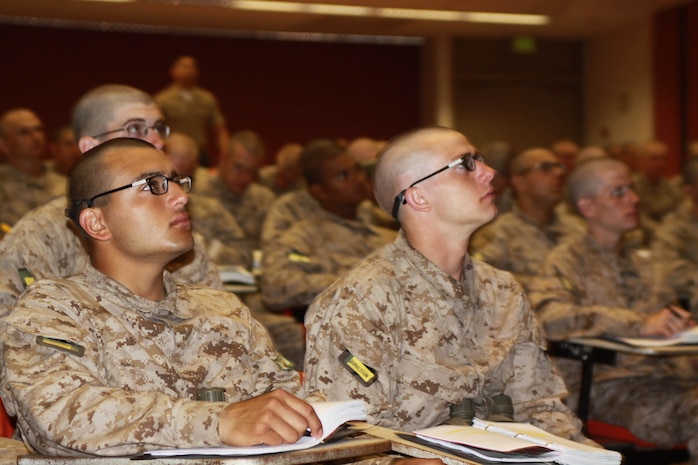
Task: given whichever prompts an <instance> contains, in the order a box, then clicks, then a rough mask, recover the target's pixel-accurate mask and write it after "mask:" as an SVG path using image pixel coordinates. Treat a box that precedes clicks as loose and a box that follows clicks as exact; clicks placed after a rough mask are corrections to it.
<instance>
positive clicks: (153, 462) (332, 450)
mask: <svg viewBox="0 0 698 465" xmlns="http://www.w3.org/2000/svg"><path fill="white" fill-rule="evenodd" d="M390 450H391V442H390V441H389V440H387V439H382V438H376V437H370V436H362V437H358V438H346V439H342V440H339V441H337V442H333V443H329V444H321V445H319V446H315V447H311V448H310V449H304V450H297V451H292V452H283V453H279V454H266V455H255V456H245V457H221V456H207V457H197V458H187V457H162V458H154V459H147V460H131V458H130V457H48V456H44V455H23V456H21V457H20V458H19V460H18V461H17V463H18V465H271V464H274V465H300V464H306V463H316V462H324V461H328V460H340V459H347V458H351V457H359V456H362V455H371V454H380V453H384V452H390Z"/></svg>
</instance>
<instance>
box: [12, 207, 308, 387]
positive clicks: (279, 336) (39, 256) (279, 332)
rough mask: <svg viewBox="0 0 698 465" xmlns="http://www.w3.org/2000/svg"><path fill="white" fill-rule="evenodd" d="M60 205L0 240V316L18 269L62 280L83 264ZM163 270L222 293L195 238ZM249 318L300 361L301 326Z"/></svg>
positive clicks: (281, 318) (35, 214)
mask: <svg viewBox="0 0 698 465" xmlns="http://www.w3.org/2000/svg"><path fill="white" fill-rule="evenodd" d="M197 198H198V197H197ZM65 204H66V199H65V197H62V198H58V199H55V200H53V201H51V202H50V203H48V204H46V205H44V206H43V207H40V208H38V209H36V210H33V211H32V212H30V213H28V214H27V215H26V216H25V217H23V218H22V220H20V222H19V223H17V224H16V225H15V226H14V227H13V228H12V231H11V232H10V233H8V234H7V235H6V236H5V237H4V238H3V240H2V241H0V256H1V257H2V260H0V317H1V316H3V315H4V314H6V313H8V312H9V310H10V308H11V307H12V305H14V303H15V301H16V299H17V296H18V295H19V294H20V293H21V292H22V291H23V290H24V287H25V283H24V281H23V280H22V276H21V270H23V269H26V270H28V271H29V272H30V273H31V274H32V275H33V277H34V278H35V279H42V278H54V277H66V276H71V275H73V274H76V273H79V272H80V271H82V270H83V269H84V267H85V265H86V264H87V263H88V262H89V257H88V255H87V252H86V250H85V248H84V246H83V244H82V242H81V241H80V238H79V236H78V234H79V233H77V232H73V229H72V224H71V222H70V220H68V219H67V218H66V217H65V216H64V210H65ZM194 227H195V228H196V225H195V226H194ZM168 269H170V271H172V272H173V275H172V276H173V278H175V279H176V280H177V281H181V282H184V283H189V284H200V285H204V286H209V287H212V288H214V289H223V283H222V282H221V280H220V277H219V275H218V268H217V267H216V266H215V264H214V263H213V262H212V261H211V260H210V259H209V256H208V253H207V251H206V248H205V246H204V240H203V239H202V237H201V236H200V235H199V234H194V249H193V251H191V252H189V253H187V254H185V255H183V256H182V257H180V258H179V259H177V260H175V261H174V262H172V263H170V265H168ZM255 317H256V318H258V319H259V320H260V322H261V323H262V324H263V325H264V326H266V327H267V329H268V330H269V331H270V333H271V335H272V338H273V339H274V342H275V343H276V344H277V347H278V349H279V350H280V351H281V352H282V353H283V354H285V355H287V356H288V357H289V358H291V359H292V360H293V361H295V362H296V363H298V362H299V361H302V356H303V352H304V350H305V342H304V340H303V328H302V327H300V325H298V324H297V323H296V322H295V321H294V319H293V318H292V317H289V316H285V315H273V314H264V313H255ZM1 330H2V322H0V331H1ZM1 352H2V347H1V346H0V353H1ZM0 368H1V365H0ZM1 375H2V373H0V378H1V377H2V376H1Z"/></svg>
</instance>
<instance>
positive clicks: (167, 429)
mask: <svg viewBox="0 0 698 465" xmlns="http://www.w3.org/2000/svg"><path fill="white" fill-rule="evenodd" d="M61 305H62V304H61V303H59V302H57V301H55V300H51V299H47V298H46V296H44V295H41V294H31V293H29V294H26V293H25V294H24V296H23V298H22V299H21V300H20V301H19V302H18V307H17V309H18V310H16V311H21V309H22V308H32V309H37V310H38V311H37V313H39V314H40V313H45V314H46V315H47V316H46V317H38V318H37V320H39V321H41V322H42V323H41V328H40V329H41V335H44V336H46V337H52V338H55V339H58V340H68V341H80V344H81V345H84V346H85V352H84V355H83V356H75V354H72V353H69V351H68V352H66V351H62V350H57V349H55V348H52V347H46V346H43V345H39V344H37V342H36V339H37V334H36V333H30V332H25V331H20V330H18V329H16V328H15V327H14V326H12V323H11V322H9V324H8V326H7V329H6V340H5V354H4V355H5V364H6V369H7V375H6V378H5V379H4V380H3V386H2V395H3V401H4V402H5V404H6V406H7V407H8V410H10V411H13V412H14V413H15V414H16V416H17V422H18V426H19V427H20V428H21V430H22V432H23V434H24V436H25V439H26V440H28V441H29V442H30V443H31V444H32V446H33V447H34V448H35V449H36V450H37V451H38V452H40V453H43V454H47V455H82V454H100V455H129V454H135V453H139V452H142V451H144V450H147V449H153V448H158V447H183V446H186V445H189V446H192V447H197V446H216V445H221V443H220V441H219V438H218V434H217V428H218V415H219V413H220V411H222V410H223V408H225V406H226V404H225V403H222V402H220V403H214V402H195V401H192V400H190V399H187V398H177V397H173V396H170V395H167V394H164V393H161V392H157V391H154V390H149V391H144V392H136V391H132V390H128V389H121V388H116V387H110V386H109V385H108V380H106V379H104V377H105V373H103V372H102V370H101V369H100V363H101V362H100V357H99V353H100V351H99V349H98V344H99V342H98V341H96V340H94V339H92V338H90V337H89V336H88V335H87V333H86V331H85V330H84V329H82V328H80V327H79V326H78V325H77V324H76V323H75V322H73V321H72V320H71V319H70V318H68V317H67V316H66V315H65V313H63V311H61V310H60V307H61ZM54 309H55V310H54ZM13 315H14V312H13ZM37 316H38V315H37ZM38 329H39V328H36V330H37V331H38ZM125 362H127V361H125ZM9 393H11V395H9Z"/></svg>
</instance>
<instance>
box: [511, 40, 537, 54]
mask: <svg viewBox="0 0 698 465" xmlns="http://www.w3.org/2000/svg"><path fill="white" fill-rule="evenodd" d="M511 50H512V52H514V53H521V54H529V55H530V54H533V53H536V39H534V38H533V37H531V36H517V37H514V38H513V39H512V40H511Z"/></svg>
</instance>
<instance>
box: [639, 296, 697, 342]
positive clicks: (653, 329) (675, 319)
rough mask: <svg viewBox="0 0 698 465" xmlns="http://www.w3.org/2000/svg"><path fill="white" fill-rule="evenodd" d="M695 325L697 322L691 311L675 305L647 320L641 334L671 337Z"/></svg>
mask: <svg viewBox="0 0 698 465" xmlns="http://www.w3.org/2000/svg"><path fill="white" fill-rule="evenodd" d="M695 325H696V322H695V321H694V320H693V316H692V315H691V313H690V312H689V311H687V310H685V309H683V308H681V307H679V306H677V305H674V304H667V305H665V306H664V307H663V308H662V309H661V310H660V311H658V312H657V313H655V314H653V315H650V316H648V317H647V318H646V319H645V321H644V323H643V325H642V328H641V330H640V334H641V335H642V336H647V337H670V336H673V335H674V334H676V333H678V332H681V331H683V330H685V329H688V328H691V327H693V326H695Z"/></svg>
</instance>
